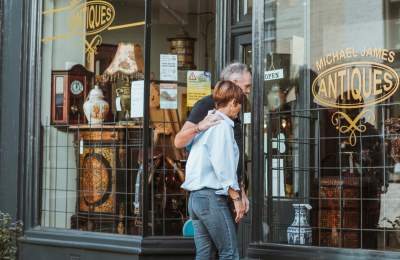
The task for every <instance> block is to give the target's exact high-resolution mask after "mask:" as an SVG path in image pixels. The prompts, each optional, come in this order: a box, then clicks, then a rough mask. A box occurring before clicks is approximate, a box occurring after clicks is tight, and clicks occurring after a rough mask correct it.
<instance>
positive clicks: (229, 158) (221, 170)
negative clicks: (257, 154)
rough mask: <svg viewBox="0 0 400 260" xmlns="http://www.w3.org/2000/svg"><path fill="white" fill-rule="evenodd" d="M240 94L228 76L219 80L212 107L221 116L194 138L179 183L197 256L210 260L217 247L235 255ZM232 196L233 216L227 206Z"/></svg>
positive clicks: (226, 254) (238, 213)
mask: <svg viewBox="0 0 400 260" xmlns="http://www.w3.org/2000/svg"><path fill="white" fill-rule="evenodd" d="M243 98H244V94H243V92H242V90H241V89H240V87H238V86H237V85H235V84H234V83H233V82H231V81H220V82H218V83H217V85H216V87H215V89H214V92H213V99H214V102H215V108H216V110H213V111H210V112H209V113H216V114H217V115H219V116H221V117H222V118H223V120H221V121H220V123H219V124H217V125H216V126H213V127H211V128H210V129H208V130H207V131H205V132H201V133H199V134H198V135H196V137H195V138H194V139H193V142H192V144H191V150H190V154H189V158H188V161H187V163H186V178H185V182H184V183H183V184H182V188H183V189H185V190H188V191H191V193H190V198H189V214H190V217H191V219H192V222H193V227H194V231H195V236H194V241H195V244H196V259H197V260H209V259H211V258H212V256H213V254H214V251H215V249H217V251H218V255H219V259H239V252H238V248H237V239H236V229H235V224H234V222H233V219H235V221H236V223H238V222H239V221H240V219H241V218H242V217H243V214H244V210H245V209H244V206H243V205H242V201H241V198H240V193H239V192H240V189H239V184H238V182H237V175H236V168H237V164H238V161H239V149H238V146H237V144H236V141H235V139H234V134H233V126H234V123H233V121H232V119H235V118H236V117H237V116H238V114H239V111H240V108H241V102H242V100H243ZM228 197H230V199H231V200H232V201H233V203H234V206H235V212H236V216H235V217H234V218H233V216H232V215H231V211H230V210H229V206H228Z"/></svg>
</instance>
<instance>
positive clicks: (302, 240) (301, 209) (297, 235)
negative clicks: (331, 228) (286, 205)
mask: <svg viewBox="0 0 400 260" xmlns="http://www.w3.org/2000/svg"><path fill="white" fill-rule="evenodd" d="M293 208H294V220H293V223H292V224H291V225H290V226H289V227H288V229H287V238H288V244H291V245H311V243H312V230H311V227H310V225H309V223H308V215H309V210H310V209H311V208H312V207H311V206H310V205H309V204H293Z"/></svg>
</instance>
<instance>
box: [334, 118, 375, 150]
mask: <svg viewBox="0 0 400 260" xmlns="http://www.w3.org/2000/svg"><path fill="white" fill-rule="evenodd" d="M367 114H369V115H370V120H372V121H374V120H375V116H374V114H373V113H372V111H371V110H362V111H361V112H360V113H359V114H358V115H357V116H356V118H354V119H352V118H351V117H350V116H348V115H347V114H346V113H344V112H342V111H338V112H335V113H334V114H333V115H332V117H331V122H332V124H333V125H334V126H335V127H336V129H337V130H338V131H339V132H340V133H342V134H348V133H350V135H349V143H350V145H351V146H355V145H356V143H357V139H356V131H357V132H359V133H364V132H365V130H367V127H366V126H365V124H364V122H363V121H362V120H361V119H362V118H363V116H364V115H367ZM342 118H343V119H344V120H345V121H346V122H347V123H348V124H347V125H341V122H343V120H341V119H342Z"/></svg>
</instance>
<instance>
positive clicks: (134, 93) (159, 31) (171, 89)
mask: <svg viewBox="0 0 400 260" xmlns="http://www.w3.org/2000/svg"><path fill="white" fill-rule="evenodd" d="M95 2H96V3H95ZM151 17H152V22H151V46H146V47H147V48H150V70H151V71H150V81H151V83H150V100H149V103H150V106H149V114H150V118H149V120H150V127H149V129H147V130H145V129H144V125H143V105H142V104H143V99H140V95H143V89H144V86H143V84H144V83H143V78H144V64H145V60H144V53H145V49H144V48H145V45H144V42H145V41H144V39H145V38H144V37H145V35H144V32H145V30H144V20H145V4H144V1H134V0H109V1H68V0H61V1H52V0H46V1H44V6H43V31H42V34H43V39H42V42H43V44H42V54H43V55H42V56H43V57H42V62H43V66H42V75H41V77H42V96H41V99H42V119H41V120H42V121H41V123H42V136H43V153H42V157H43V160H42V162H43V163H42V166H41V169H42V173H43V175H42V188H41V193H42V210H41V222H42V225H43V226H45V227H54V228H66V229H70V228H71V229H77V230H84V231H94V232H107V233H118V234H131V235H140V234H141V232H142V229H143V223H142V216H143V215H142V214H148V228H149V230H150V234H151V235H175V236H176V235H178V236H180V235H182V227H183V225H184V224H185V222H186V220H187V218H188V217H187V212H186V199H187V194H186V193H185V192H184V191H183V190H182V189H180V184H181V183H182V181H183V177H184V167H185V158H186V154H185V151H183V150H178V149H176V148H175V147H174V146H173V139H174V137H175V135H176V133H177V132H178V131H179V129H180V127H181V126H182V124H183V123H184V121H185V119H186V117H187V114H188V112H189V111H190V108H191V106H192V105H191V104H190V102H193V100H191V99H190V98H189V99H188V93H187V76H188V74H189V73H188V71H199V73H200V72H201V73H200V74H201V75H203V76H205V77H206V78H207V80H208V82H209V84H211V82H214V81H215V79H216V76H215V69H216V68H215V62H214V61H215V49H214V48H215V3H214V1H211V0H207V1H189V0H184V1H181V0H179V1H178V0H173V1H171V0H168V1H166V0H155V1H152V10H151ZM164 54H172V55H173V56H174V57H172V62H175V63H176V64H177V65H176V66H175V67H176V68H177V71H176V72H174V71H172V72H170V74H171V73H172V75H173V76H172V78H171V75H169V76H168V75H167V74H168V73H167V72H166V71H165V67H163V66H164V65H162V64H161V63H162V62H161V55H164ZM167 58H170V59H169V60H167V61H168V62H171V57H170V56H166V59H167ZM174 59H175V60H174ZM160 64H161V65H160ZM160 70H161V71H160ZM174 74H175V77H174ZM200 74H199V75H200ZM166 75H167V76H166ZM209 91H210V87H209ZM188 102H189V103H188ZM144 131H149V133H150V138H149V140H148V146H147V147H143V138H144V137H143V136H144ZM143 151H147V152H148V157H149V158H150V161H149V165H150V169H149V177H148V179H147V180H144V178H143ZM144 185H147V190H148V192H149V198H150V203H149V208H148V212H145V213H142V212H141V211H142V205H141V196H142V195H143V194H142V190H143V186H144Z"/></svg>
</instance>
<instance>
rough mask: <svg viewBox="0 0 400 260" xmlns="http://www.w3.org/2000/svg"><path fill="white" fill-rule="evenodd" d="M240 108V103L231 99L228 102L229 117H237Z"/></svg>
mask: <svg viewBox="0 0 400 260" xmlns="http://www.w3.org/2000/svg"><path fill="white" fill-rule="evenodd" d="M241 108H242V105H241V104H240V103H237V102H235V100H232V101H231V102H229V115H228V116H229V117H230V118H233V119H235V118H237V117H238V115H239V112H240V109H241Z"/></svg>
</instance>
